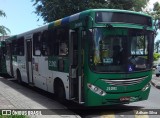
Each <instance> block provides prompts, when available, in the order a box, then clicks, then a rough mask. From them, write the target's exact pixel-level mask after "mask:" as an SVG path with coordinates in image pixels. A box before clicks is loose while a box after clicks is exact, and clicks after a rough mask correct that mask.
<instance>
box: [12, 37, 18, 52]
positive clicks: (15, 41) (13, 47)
mask: <svg viewBox="0 0 160 118" xmlns="http://www.w3.org/2000/svg"><path fill="white" fill-rule="evenodd" d="M17 49H18V47H17V40H13V41H12V49H11V51H12V54H13V55H17V52H18V51H17Z"/></svg>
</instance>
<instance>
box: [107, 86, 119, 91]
mask: <svg viewBox="0 0 160 118" xmlns="http://www.w3.org/2000/svg"><path fill="white" fill-rule="evenodd" d="M106 90H107V91H116V90H117V87H107V89H106Z"/></svg>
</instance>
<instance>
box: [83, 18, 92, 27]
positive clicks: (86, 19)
mask: <svg viewBox="0 0 160 118" xmlns="http://www.w3.org/2000/svg"><path fill="white" fill-rule="evenodd" d="M89 19H91V21H92V27H93V18H92V17H91V16H86V18H85V24H86V26H87V25H88V21H89Z"/></svg>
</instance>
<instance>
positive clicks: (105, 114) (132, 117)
mask: <svg viewBox="0 0 160 118" xmlns="http://www.w3.org/2000/svg"><path fill="white" fill-rule="evenodd" d="M66 107H68V109H70V110H72V111H73V112H75V113H76V114H78V115H80V116H81V117H86V118H160V89H157V88H155V87H154V86H153V85H152V86H151V91H150V94H149V98H148V100H145V101H140V102H135V103H130V104H125V105H114V106H108V107H106V106H105V107H95V108H82V107H81V106H79V107H78V106H76V105H74V104H72V105H71V104H69V105H66ZM138 112H139V113H140V114H137V113H138ZM143 113H144V114H145V113H148V114H149V115H148V114H147V115H143Z"/></svg>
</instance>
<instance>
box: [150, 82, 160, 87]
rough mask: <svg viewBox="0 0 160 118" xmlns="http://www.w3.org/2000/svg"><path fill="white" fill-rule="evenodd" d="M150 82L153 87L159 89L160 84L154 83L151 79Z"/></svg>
mask: <svg viewBox="0 0 160 118" xmlns="http://www.w3.org/2000/svg"><path fill="white" fill-rule="evenodd" d="M151 84H152V85H153V86H154V87H156V88H158V89H160V85H157V84H155V83H154V82H153V81H151Z"/></svg>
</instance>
